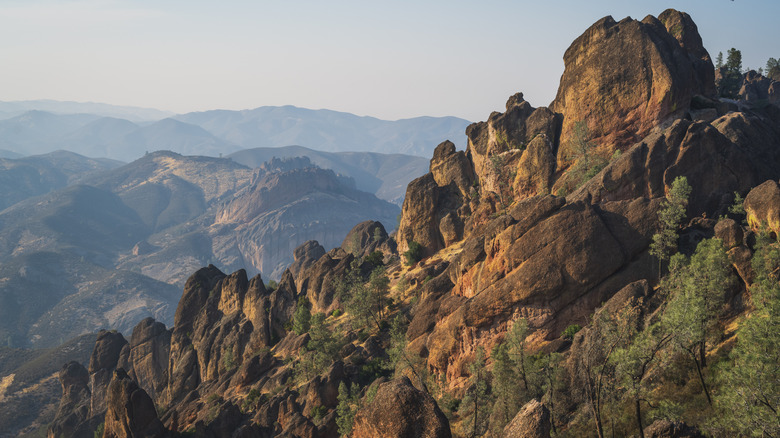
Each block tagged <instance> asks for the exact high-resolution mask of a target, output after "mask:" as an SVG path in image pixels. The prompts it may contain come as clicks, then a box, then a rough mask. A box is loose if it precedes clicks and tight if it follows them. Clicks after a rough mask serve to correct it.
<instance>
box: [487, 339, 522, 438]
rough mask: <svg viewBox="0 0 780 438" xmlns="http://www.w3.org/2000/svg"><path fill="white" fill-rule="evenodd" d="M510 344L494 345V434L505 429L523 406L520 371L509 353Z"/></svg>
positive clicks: (491, 426) (492, 421)
mask: <svg viewBox="0 0 780 438" xmlns="http://www.w3.org/2000/svg"><path fill="white" fill-rule="evenodd" d="M509 351H510V347H509V344H508V343H506V342H503V343H501V344H498V345H496V346H495V347H493V350H492V352H491V354H490V357H491V358H492V359H493V394H494V395H495V399H496V400H495V403H493V411H492V413H491V421H490V423H491V424H490V429H491V430H492V431H493V433H494V434H498V433H499V432H500V431H503V429H504V426H506V425H507V424H508V423H509V422H510V421H511V420H512V418H514V416H515V414H517V411H518V410H519V409H520V407H521V406H522V402H523V398H522V395H523V394H522V393H521V392H520V390H519V389H520V386H521V383H520V373H519V371H518V368H517V366H516V363H515V361H514V360H512V357H511V356H510V354H509Z"/></svg>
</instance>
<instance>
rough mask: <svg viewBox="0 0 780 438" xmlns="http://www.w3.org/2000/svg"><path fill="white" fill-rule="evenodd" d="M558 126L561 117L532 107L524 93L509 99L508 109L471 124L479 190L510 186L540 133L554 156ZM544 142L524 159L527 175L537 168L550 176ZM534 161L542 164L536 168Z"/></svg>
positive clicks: (470, 146)
mask: <svg viewBox="0 0 780 438" xmlns="http://www.w3.org/2000/svg"><path fill="white" fill-rule="evenodd" d="M559 130H560V118H559V117H558V116H556V115H555V114H554V113H553V112H552V111H550V110H549V109H547V108H538V109H537V108H533V107H532V106H531V104H529V103H528V102H526V101H525V100H524V99H523V93H517V94H515V95H513V96H512V97H510V98H509V100H507V103H506V112H505V113H498V112H494V113H492V114H491V115H490V117H489V118H488V120H487V122H479V123H473V124H471V125H469V127H468V128H466V135H467V136H468V139H469V144H468V155H469V157H470V158H471V160H472V162H473V163H474V172H475V173H476V175H477V177H478V179H479V190H480V193H482V194H485V193H487V192H495V193H501V192H502V191H503V192H506V191H507V189H511V187H512V183H513V179H512V178H511V173H512V172H513V170H514V169H515V167H516V166H517V161H518V160H519V159H520V158H521V157H522V156H523V155H525V154H526V152H527V148H528V147H529V146H530V144H531V142H532V141H533V140H534V139H535V138H536V137H537V136H538V135H544V136H545V138H546V139H547V140H548V141H549V144H550V145H551V146H552V147H553V150H552V151H551V152H552V154H553V156H555V153H556V151H555V145H557V141H558V134H559ZM544 146H545V145H535V148H534V149H535V150H533V151H531V155H532V156H531V157H528V158H526V160H525V162H524V163H523V165H524V170H523V172H525V174H526V176H525V177H524V178H525V179H528V176H529V175H531V174H536V173H537V172H539V173H540V174H541V175H542V176H541V178H542V179H544V178H547V176H546V175H547V173H548V172H549V163H548V160H547V157H546V155H545V154H546V151H545V150H544ZM524 151H526V152H524ZM533 165H538V166H539V167H538V168H537V169H534V168H533Z"/></svg>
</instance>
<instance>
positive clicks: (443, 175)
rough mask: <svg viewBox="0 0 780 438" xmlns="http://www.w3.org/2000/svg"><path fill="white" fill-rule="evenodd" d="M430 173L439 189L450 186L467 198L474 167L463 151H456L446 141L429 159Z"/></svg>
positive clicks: (453, 146) (472, 180) (472, 181)
mask: <svg viewBox="0 0 780 438" xmlns="http://www.w3.org/2000/svg"><path fill="white" fill-rule="evenodd" d="M430 172H431V174H433V179H434V181H436V184H437V185H438V186H439V187H445V186H448V185H450V184H452V185H453V186H455V187H456V188H457V189H458V191H459V192H460V194H461V195H463V196H468V195H469V192H470V191H471V186H472V184H473V183H474V180H475V177H474V167H473V165H472V163H471V161H470V160H469V158H468V157H467V156H466V154H465V153H464V152H463V151H456V150H455V145H454V144H453V143H452V142H451V141H449V140H447V141H445V142H443V143H441V144H440V145H438V146H436V149H435V150H434V151H433V158H431V164H430Z"/></svg>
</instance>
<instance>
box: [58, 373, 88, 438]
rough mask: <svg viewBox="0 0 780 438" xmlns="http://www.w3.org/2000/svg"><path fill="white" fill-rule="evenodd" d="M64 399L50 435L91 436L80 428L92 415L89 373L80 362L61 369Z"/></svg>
mask: <svg viewBox="0 0 780 438" xmlns="http://www.w3.org/2000/svg"><path fill="white" fill-rule="evenodd" d="M59 377H60V383H61V384H62V399H60V406H59V409H57V415H56V417H55V418H54V421H53V422H52V423H51V425H49V430H48V436H49V437H51V438H56V437H60V436H67V437H82V436H85V437H86V436H89V435H88V433H85V432H84V431H81V432H79V431H78V429H79V428H80V426H82V423H84V422H85V421H87V419H88V418H89V417H90V412H89V402H90V396H91V393H90V390H89V385H88V383H89V373H88V372H87V370H86V368H84V366H83V365H81V364H80V363H78V362H68V363H66V364H65V365H63V366H62V369H61V370H60V374H59Z"/></svg>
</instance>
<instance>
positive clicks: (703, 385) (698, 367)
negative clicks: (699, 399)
mask: <svg viewBox="0 0 780 438" xmlns="http://www.w3.org/2000/svg"><path fill="white" fill-rule="evenodd" d="M691 359H693V363H694V364H695V365H696V373H697V374H698V375H699V382H701V389H703V390H704V395H706V396H707V403H709V404H710V406H712V397H710V390H709V389H707V383H705V382H704V375H703V374H702V372H701V365H699V361H698V360H696V354H694V353H693V351H691Z"/></svg>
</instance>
